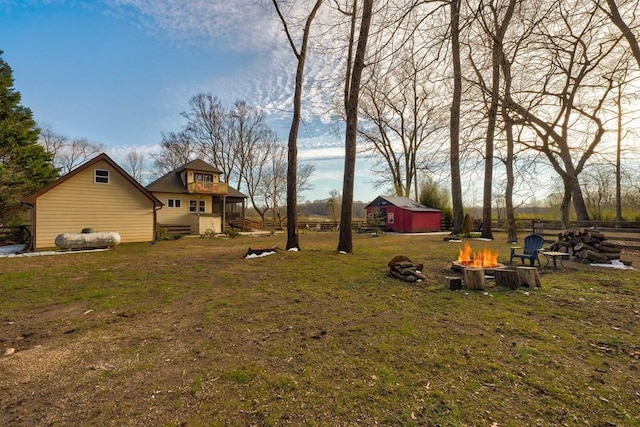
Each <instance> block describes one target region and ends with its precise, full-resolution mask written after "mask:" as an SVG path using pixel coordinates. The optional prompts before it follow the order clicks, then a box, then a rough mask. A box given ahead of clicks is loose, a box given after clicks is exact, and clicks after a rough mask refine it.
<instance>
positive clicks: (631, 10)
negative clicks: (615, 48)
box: [606, 0, 640, 69]
mask: <svg viewBox="0 0 640 427" xmlns="http://www.w3.org/2000/svg"><path fill="white" fill-rule="evenodd" d="M606 1H607V5H608V6H609V17H610V18H611V21H612V22H613V23H614V24H615V26H616V27H618V29H619V30H620V31H621V32H622V35H623V36H624V38H625V39H626V40H627V42H628V43H629V47H630V48H631V52H632V53H633V57H634V58H635V59H636V62H637V63H638V68H639V69H640V44H638V38H637V37H636V35H635V33H634V30H633V29H632V28H631V27H630V26H629V23H628V22H627V21H626V20H625V18H623V16H622V14H621V13H620V9H619V7H618V3H621V4H623V5H624V6H626V8H627V11H628V15H629V16H631V17H632V19H635V18H636V17H637V16H638V7H639V4H638V2H637V1H636V0H627V1H624V0H622V1H621V2H617V1H616V0H606ZM636 25H637V24H636ZM635 30H636V32H637V26H636V27H635Z"/></svg>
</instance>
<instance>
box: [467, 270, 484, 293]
mask: <svg viewBox="0 0 640 427" xmlns="http://www.w3.org/2000/svg"><path fill="white" fill-rule="evenodd" d="M462 277H463V278H464V287H465V288H467V289H476V290H483V289H484V268H478V267H466V268H464V269H463V270H462Z"/></svg>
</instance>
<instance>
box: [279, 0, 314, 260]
mask: <svg viewBox="0 0 640 427" xmlns="http://www.w3.org/2000/svg"><path fill="white" fill-rule="evenodd" d="M272 2H273V6H274V7H275V9H276V12H277V13H278V16H279V17H280V20H281V21H282V25H283V27H284V30H285V32H286V34H287V38H288V39H289V44H290V45H291V49H292V50H293V53H294V54H295V56H296V58H297V59H298V66H297V68H296V84H295V91H294V94H293V118H292V119H291V129H290V130H289V140H288V151H287V246H286V248H287V250H289V249H292V248H295V249H300V243H299V239H298V130H299V128H300V120H301V110H302V102H301V101H302V81H303V77H304V66H305V63H306V59H307V45H308V43H309V33H310V31H311V22H312V21H313V18H314V17H315V16H316V13H317V12H318V9H319V8H320V6H321V5H322V2H323V0H316V3H315V5H314V6H313V9H312V10H311V12H310V13H309V16H308V17H307V20H306V23H305V26H304V31H303V33H302V45H301V46H300V51H299V52H298V50H297V49H296V46H295V43H294V42H293V39H292V37H291V34H290V33H289V27H288V26H287V23H286V20H285V18H284V16H283V15H282V13H281V12H280V8H279V6H278V2H277V0H272Z"/></svg>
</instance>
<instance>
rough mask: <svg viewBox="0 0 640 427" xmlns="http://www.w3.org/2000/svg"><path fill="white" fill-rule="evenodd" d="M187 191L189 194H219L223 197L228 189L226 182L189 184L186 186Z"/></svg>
mask: <svg viewBox="0 0 640 427" xmlns="http://www.w3.org/2000/svg"><path fill="white" fill-rule="evenodd" d="M187 191H188V192H189V193H196V194H197V193H202V194H219V195H222V196H223V195H225V194H227V193H228V192H229V187H228V186H227V183H226V182H202V181H197V182H190V183H188V184H187Z"/></svg>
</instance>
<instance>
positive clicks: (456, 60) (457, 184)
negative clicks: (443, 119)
mask: <svg viewBox="0 0 640 427" xmlns="http://www.w3.org/2000/svg"><path fill="white" fill-rule="evenodd" d="M450 6H451V56H452V61H453V98H452V101H451V117H450V122H449V136H450V138H451V148H450V150H451V153H450V154H451V199H452V200H451V202H452V207H453V230H452V232H451V233H452V234H460V232H461V231H462V220H463V219H464V208H463V206H462V182H461V180H460V104H461V99H462V65H461V59H460V0H451V3H450Z"/></svg>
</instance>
